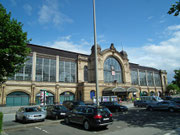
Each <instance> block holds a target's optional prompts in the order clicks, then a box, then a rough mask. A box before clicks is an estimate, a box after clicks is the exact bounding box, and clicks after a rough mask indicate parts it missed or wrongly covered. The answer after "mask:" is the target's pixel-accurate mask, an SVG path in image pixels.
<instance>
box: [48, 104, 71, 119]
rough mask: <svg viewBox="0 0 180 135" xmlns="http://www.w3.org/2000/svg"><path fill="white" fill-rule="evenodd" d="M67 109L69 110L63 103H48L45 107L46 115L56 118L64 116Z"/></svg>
mask: <svg viewBox="0 0 180 135" xmlns="http://www.w3.org/2000/svg"><path fill="white" fill-rule="evenodd" d="M68 111H69V110H68V109H67V108H66V107H64V106H63V105H48V106H47V109H46V112H47V117H48V118H54V119H56V120H57V119H59V118H64V116H65V115H66V113H67V112H68Z"/></svg>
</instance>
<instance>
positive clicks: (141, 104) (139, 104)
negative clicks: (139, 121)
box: [134, 100, 148, 107]
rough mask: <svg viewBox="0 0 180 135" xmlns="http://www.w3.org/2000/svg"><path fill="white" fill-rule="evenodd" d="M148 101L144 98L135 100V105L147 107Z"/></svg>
mask: <svg viewBox="0 0 180 135" xmlns="http://www.w3.org/2000/svg"><path fill="white" fill-rule="evenodd" d="M147 104H148V103H147V101H144V100H135V101H134V106H135V107H136V106H137V107H146V106H147Z"/></svg>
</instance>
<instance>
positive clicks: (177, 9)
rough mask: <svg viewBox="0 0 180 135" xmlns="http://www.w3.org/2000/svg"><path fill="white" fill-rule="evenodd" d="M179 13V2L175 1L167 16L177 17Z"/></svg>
mask: <svg viewBox="0 0 180 135" xmlns="http://www.w3.org/2000/svg"><path fill="white" fill-rule="evenodd" d="M179 12H180V1H179V2H178V1H177V2H176V3H175V4H173V5H172V6H171V8H170V9H169V11H168V14H173V13H174V16H178V15H179Z"/></svg>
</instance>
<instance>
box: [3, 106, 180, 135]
mask: <svg viewBox="0 0 180 135" xmlns="http://www.w3.org/2000/svg"><path fill="white" fill-rule="evenodd" d="M113 118H114V122H113V124H112V125H110V126H108V128H107V129H101V128H100V129H98V128H97V129H92V130H91V131H85V130H84V129H83V127H82V126H81V125H76V124H70V125H65V124H64V121H63V119H62V120H57V121H55V120H49V119H47V120H46V121H45V122H35V123H28V124H22V123H17V122H14V121H10V122H4V125H3V126H4V131H5V133H6V134H8V135H14V134H18V135H26V134H27V135H30V134H36V135H38V134H52V135H57V134H67V135H68V134H69V135H70V134H72V133H73V134H74V135H76V134H77V135H84V134H86V135H88V134H101V135H102V134H103V135H116V134H117V135H119V134H123V135H131V134H133V135H156V134H158V135H180V112H173V113H171V112H166V111H152V112H149V111H147V110H145V109H143V108H134V107H133V108H130V109H129V111H128V112H120V113H114V114H113Z"/></svg>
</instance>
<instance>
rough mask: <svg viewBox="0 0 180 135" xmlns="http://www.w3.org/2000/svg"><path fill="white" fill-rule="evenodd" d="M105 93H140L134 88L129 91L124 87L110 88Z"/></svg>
mask: <svg viewBox="0 0 180 135" xmlns="http://www.w3.org/2000/svg"><path fill="white" fill-rule="evenodd" d="M103 91H104V92H138V90H137V89H136V88H134V87H130V88H128V89H126V88H123V87H117V88H116V87H108V88H105V89H104V90H103Z"/></svg>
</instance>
